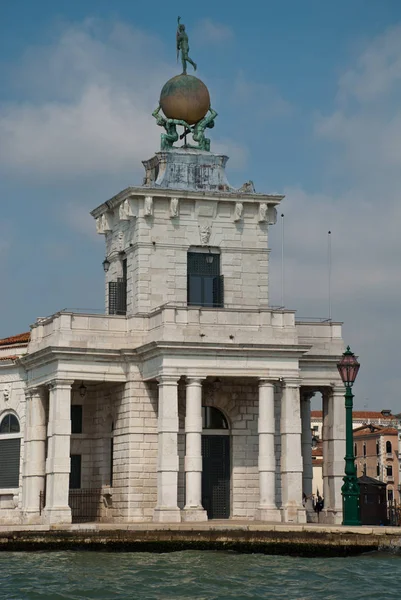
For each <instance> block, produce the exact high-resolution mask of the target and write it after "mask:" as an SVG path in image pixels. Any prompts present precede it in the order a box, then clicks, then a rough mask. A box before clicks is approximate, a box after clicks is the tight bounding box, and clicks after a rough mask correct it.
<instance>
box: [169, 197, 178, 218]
mask: <svg viewBox="0 0 401 600" xmlns="http://www.w3.org/2000/svg"><path fill="white" fill-rule="evenodd" d="M174 217H178V198H171V200H170V218H171V219H174Z"/></svg>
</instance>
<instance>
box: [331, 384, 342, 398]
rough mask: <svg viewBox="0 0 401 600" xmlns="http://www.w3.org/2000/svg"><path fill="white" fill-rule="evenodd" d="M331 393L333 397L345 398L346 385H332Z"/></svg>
mask: <svg viewBox="0 0 401 600" xmlns="http://www.w3.org/2000/svg"><path fill="white" fill-rule="evenodd" d="M329 393H330V395H331V396H345V385H344V384H343V383H332V384H331V388H330V392H329Z"/></svg>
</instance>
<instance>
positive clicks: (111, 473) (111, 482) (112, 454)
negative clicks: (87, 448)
mask: <svg viewBox="0 0 401 600" xmlns="http://www.w3.org/2000/svg"><path fill="white" fill-rule="evenodd" d="M113 462H114V440H113V438H111V439H110V487H113Z"/></svg>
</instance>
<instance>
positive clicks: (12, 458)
mask: <svg viewBox="0 0 401 600" xmlns="http://www.w3.org/2000/svg"><path fill="white" fill-rule="evenodd" d="M20 451H21V439H20V438H10V439H6V440H2V439H0V489H1V488H3V489H4V488H17V487H18V486H19V465H20Z"/></svg>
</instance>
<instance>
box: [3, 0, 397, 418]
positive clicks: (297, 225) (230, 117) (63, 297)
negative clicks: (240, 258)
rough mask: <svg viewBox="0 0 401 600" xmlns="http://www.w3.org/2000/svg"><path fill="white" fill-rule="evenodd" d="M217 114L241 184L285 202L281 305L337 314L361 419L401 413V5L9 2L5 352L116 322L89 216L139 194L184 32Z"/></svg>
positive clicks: (222, 142)
mask: <svg viewBox="0 0 401 600" xmlns="http://www.w3.org/2000/svg"><path fill="white" fill-rule="evenodd" d="M178 15H180V16H181V17H182V21H183V22H184V23H185V24H186V27H187V31H188V34H189V41H190V48H191V51H190V55H192V58H193V59H194V60H195V61H196V62H197V63H198V66H199V68H198V73H197V74H198V75H199V77H200V78H201V79H202V80H203V81H204V82H205V83H206V84H207V85H208V87H209V90H210V93H211V98H212V106H213V108H214V109H215V110H216V111H217V112H218V118H217V120H216V126H215V128H214V129H213V131H212V132H211V136H210V137H211V138H212V150H213V149H214V150H216V151H219V152H225V153H227V154H228V155H229V156H230V160H229V163H228V166H227V174H228V178H229V181H230V183H231V184H232V185H233V186H238V187H239V186H240V185H241V184H242V183H243V182H244V181H247V180H249V179H251V180H253V182H254V184H255V187H256V191H258V192H264V193H283V194H285V196H286V198H285V199H284V200H283V202H282V205H281V206H280V208H279V222H278V223H277V225H276V226H275V227H272V228H271V233H270V240H269V246H270V248H271V255H270V256H271V265H270V270H271V274H270V304H272V305H279V304H281V235H282V231H281V217H280V214H281V213H283V214H284V215H285V216H284V230H285V244H284V255H285V261H284V265H285V281H284V304H285V306H286V307H287V308H291V309H295V310H296V311H297V317H298V318H302V317H316V318H327V317H328V316H330V315H329V312H330V310H329V299H328V231H331V232H332V233H331V245H332V278H331V316H332V318H333V320H335V321H343V322H344V326H343V337H344V340H345V342H346V344H350V345H351V348H352V349H353V350H354V352H355V353H356V354H358V355H359V358H360V362H361V365H362V366H361V370H360V373H359V376H358V380H357V383H356V385H355V406H356V408H357V409H360V410H363V409H372V410H381V409H383V408H391V409H392V410H393V412H401V402H400V399H401V394H400V389H401V369H400V367H399V362H398V361H399V360H400V351H399V339H400V338H401V319H400V315H399V306H400V296H401V279H400V263H401V260H400V259H401V236H400V234H399V229H400V226H401V205H400V200H401V198H400V196H401V185H400V184H401V2H400V1H399V0H380V1H378V0H352V2H350V1H349V0H336V2H332V1H329V0H325V1H323V2H322V0H302V1H301V0H280V1H278V0H274V1H273V0H263V1H262V0H260V1H254V0H248V2H246V3H243V2H232V1H230V2H229V1H225V0H221V1H219V2H213V3H212V2H209V1H208V0H205V1H204V2H202V3H201V4H199V3H197V2H192V3H189V2H174V1H170V2H168V3H167V2H159V1H158V0H153V2H152V3H151V4H150V3H146V2H135V1H134V0H129V1H128V0H127V1H126V0H114V1H113V2H110V1H109V0H107V1H106V0H80V1H79V2H78V1H77V0H73V1H71V0H38V1H36V2H34V1H33V0H13V2H12V3H11V2H9V1H7V0H0V40H1V41H0V49H1V51H0V81H1V83H2V84H1V86H0V202H1V213H0V253H1V261H0V281H1V284H2V286H1V287H2V294H1V297H0V308H1V310H0V337H5V336H8V335H13V334H17V333H20V332H23V331H27V330H28V329H29V326H30V324H32V323H33V322H34V321H35V319H36V318H37V317H41V316H46V315H50V314H52V313H54V312H56V311H58V310H60V309H63V308H86V309H98V310H101V309H102V308H103V302H104V297H103V276H104V273H103V270H102V261H103V259H104V239H103V237H102V236H99V235H97V234H96V233H95V223H94V221H93V219H92V217H90V215H89V211H90V210H91V209H93V208H95V207H96V206H98V205H99V204H101V203H102V202H104V201H105V200H107V199H108V198H110V197H112V196H113V195H115V194H116V193H118V192H119V191H120V190H122V189H124V188H126V187H127V186H129V185H138V184H140V183H141V181H142V176H143V167H142V164H141V161H142V160H143V159H147V158H150V156H152V154H153V153H154V151H155V150H157V149H158V144H159V135H160V129H159V128H158V127H157V126H156V125H155V122H154V119H153V118H152V116H151V113H152V110H154V108H156V106H157V104H158V97H159V94H160V89H161V87H162V86H163V84H164V82H165V81H166V80H167V79H169V78H170V77H171V76H173V75H175V74H177V72H178V71H177V69H178V67H177V64H176V57H175V29H176V19H177V16H178Z"/></svg>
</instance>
